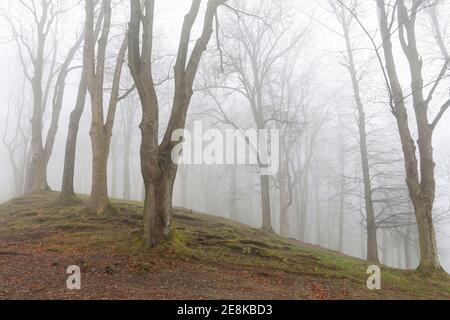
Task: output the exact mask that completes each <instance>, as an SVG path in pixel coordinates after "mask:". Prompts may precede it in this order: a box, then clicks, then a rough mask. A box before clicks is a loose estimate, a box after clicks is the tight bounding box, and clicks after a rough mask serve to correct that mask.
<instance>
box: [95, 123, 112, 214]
mask: <svg viewBox="0 0 450 320" xmlns="http://www.w3.org/2000/svg"><path fill="white" fill-rule="evenodd" d="M102 129H103V126H101V127H100V128H95V127H93V128H92V129H91V133H90V135H91V143H92V189H91V203H90V209H91V211H92V212H93V213H95V214H97V215H102V214H106V213H107V212H108V210H109V207H110V202H109V198H108V154H109V141H108V138H107V137H106V136H105V133H104V132H103V130H102Z"/></svg>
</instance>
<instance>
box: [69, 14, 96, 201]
mask: <svg viewBox="0 0 450 320" xmlns="http://www.w3.org/2000/svg"><path fill="white" fill-rule="evenodd" d="M102 22H103V11H102V10H100V12H99V16H98V18H97V23H96V26H95V31H94V39H95V40H97V39H98V36H99V34H100V30H101V27H102ZM87 92H88V83H87V71H86V67H85V66H83V70H82V72H81V78H80V82H79V85H78V93H77V99H76V102H75V107H74V109H73V110H72V112H71V113H70V119H69V128H68V132H67V138H66V145H65V153H64V169H63V178H62V185H61V195H60V199H61V200H62V201H63V202H70V201H73V200H76V196H75V190H74V175H75V156H76V148H77V139H78V128H79V125H80V120H81V116H82V115H83V111H84V107H85V104H86V96H87Z"/></svg>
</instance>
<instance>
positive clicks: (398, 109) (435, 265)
mask: <svg viewBox="0 0 450 320" xmlns="http://www.w3.org/2000/svg"><path fill="white" fill-rule="evenodd" d="M377 6H378V11H379V13H380V19H379V23H380V29H381V35H382V39H383V50H384V55H385V62H386V70H387V80H386V81H388V83H387V85H388V89H389V93H390V98H391V108H392V112H393V114H394V116H395V118H396V120H397V125H398V131H399V134H400V140H401V143H402V147H403V154H404V158H405V168H406V183H407V185H408V190H409V194H410V198H411V200H412V203H413V206H414V213H415V216H416V221H417V226H418V231H419V245H420V264H419V267H418V270H419V271H422V272H424V273H433V272H441V271H442V267H441V265H440V263H439V259H438V252H437V245H436V236H435V232H434V226H433V217H432V214H433V204H434V198H435V188H436V185H435V178H434V169H435V163H434V159H433V147H432V135H433V129H434V127H435V125H436V123H437V121H439V119H440V117H436V118H435V120H434V121H433V122H432V123H431V124H430V123H429V121H428V104H429V102H430V100H431V98H432V93H433V92H430V94H429V97H428V98H427V99H425V98H424V96H423V90H424V85H423V79H422V59H421V57H420V56H419V53H418V49H417V43H416V36H415V20H416V13H417V10H419V8H418V6H417V3H416V2H414V3H413V4H412V8H411V10H410V11H408V9H407V8H406V6H405V3H404V0H399V1H398V10H397V14H398V20H399V21H401V23H399V28H398V31H399V38H400V43H401V45H402V49H403V52H404V54H405V56H406V57H407V59H408V64H409V69H410V74H411V91H412V98H413V109H414V113H415V119H416V125H417V133H418V141H417V145H418V149H419V160H420V161H418V159H417V157H416V145H415V143H414V140H413V138H412V135H411V131H410V129H409V119H408V112H407V109H406V106H405V100H404V95H403V91H402V87H401V84H400V81H399V78H398V75H397V70H396V66H395V62H394V56H393V50H392V41H391V34H390V30H389V28H388V18H387V13H386V7H385V1H384V0H377ZM405 32H406V34H405ZM446 63H448V61H447V62H446ZM446 108H448V106H447V107H446V105H445V104H444V105H443V106H442V108H441V110H442V112H440V115H442V113H443V112H444V111H445V110H446ZM419 166H420V173H419Z"/></svg>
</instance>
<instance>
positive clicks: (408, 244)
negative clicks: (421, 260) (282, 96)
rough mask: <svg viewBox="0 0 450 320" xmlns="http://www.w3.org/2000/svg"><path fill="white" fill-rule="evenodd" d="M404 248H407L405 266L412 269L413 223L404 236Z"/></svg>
mask: <svg viewBox="0 0 450 320" xmlns="http://www.w3.org/2000/svg"><path fill="white" fill-rule="evenodd" d="M403 248H404V250H405V268H406V269H407V270H409V269H412V262H411V225H409V224H408V226H407V227H406V233H405V235H404V237H403Z"/></svg>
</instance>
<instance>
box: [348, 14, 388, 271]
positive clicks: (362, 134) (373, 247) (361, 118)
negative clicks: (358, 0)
mask: <svg viewBox="0 0 450 320" xmlns="http://www.w3.org/2000/svg"><path fill="white" fill-rule="evenodd" d="M343 22H344V23H342V27H343V30H344V38H345V42H346V47H347V56H348V70H349V73H350V77H351V80H352V86H353V94H354V99H355V103H356V108H357V111H358V130H359V147H360V156H361V167H362V174H363V181H364V202H365V209H366V222H367V261H371V262H376V263H377V262H379V258H378V244H377V228H376V222H375V214H374V207H373V201H372V186H371V176H370V166H369V155H368V150H367V133H366V115H365V112H364V106H363V104H362V100H361V94H360V89H359V81H358V76H357V72H356V67H355V62H354V56H353V49H352V45H351V42H350V30H349V25H348V24H345V21H343Z"/></svg>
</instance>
